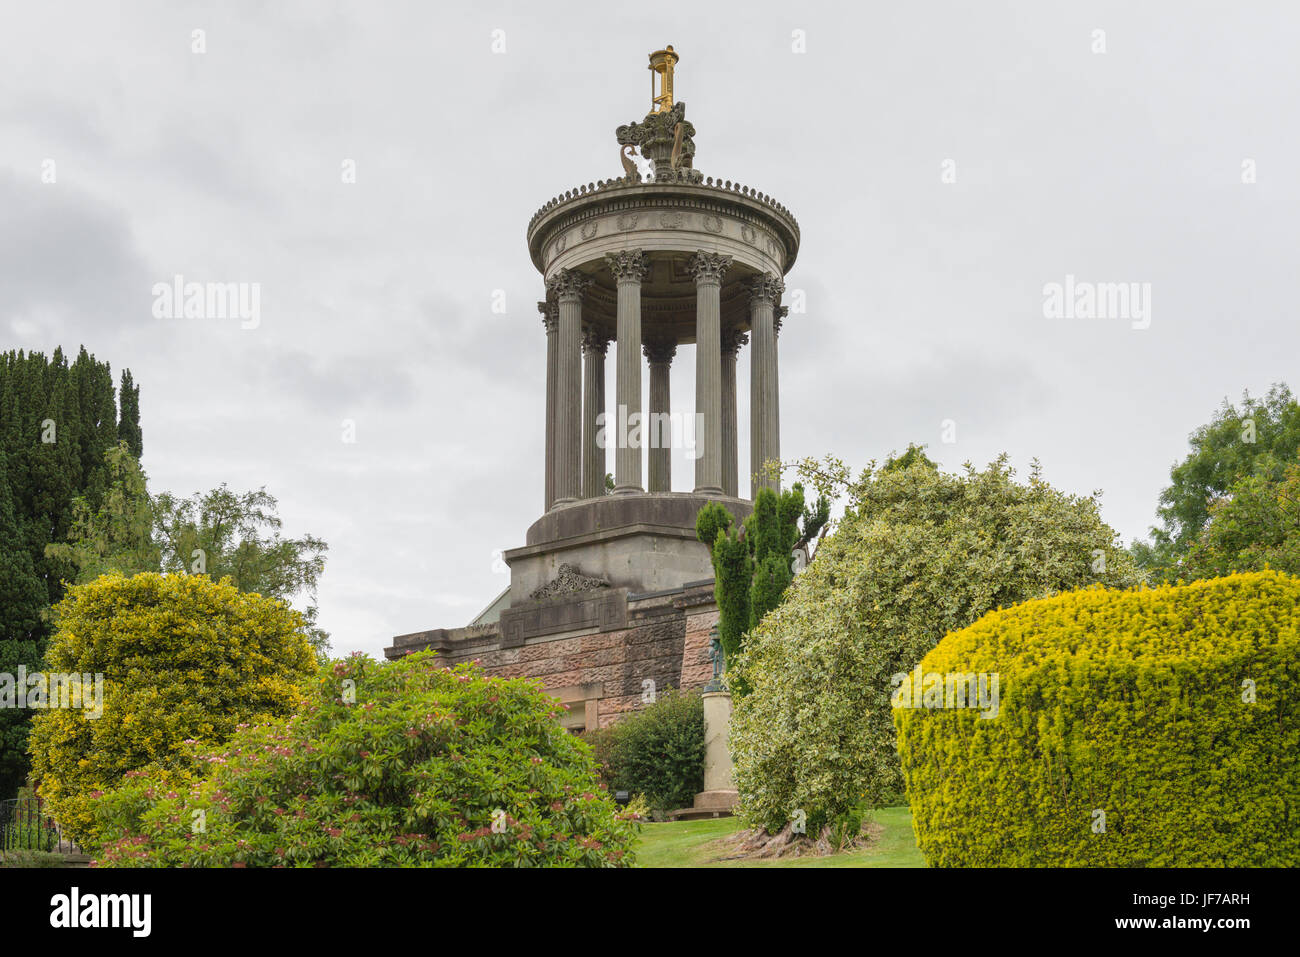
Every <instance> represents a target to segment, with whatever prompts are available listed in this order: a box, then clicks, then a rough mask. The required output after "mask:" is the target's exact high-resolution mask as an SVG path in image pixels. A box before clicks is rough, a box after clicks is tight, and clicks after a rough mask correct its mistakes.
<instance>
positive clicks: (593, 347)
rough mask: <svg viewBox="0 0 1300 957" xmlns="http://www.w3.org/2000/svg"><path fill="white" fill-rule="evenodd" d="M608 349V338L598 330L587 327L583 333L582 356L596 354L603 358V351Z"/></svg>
mask: <svg viewBox="0 0 1300 957" xmlns="http://www.w3.org/2000/svg"><path fill="white" fill-rule="evenodd" d="M608 348H609V336H607V335H605V333H603V332H601V331H600V330H599V329H597V328H595V327H594V326H588V327H587V328H586V329H585V330H584V331H583V334H582V351H583V354H584V355H590V354H592V353H598V354H600V355H602V356H603V355H604V354H605V350H607V349H608Z"/></svg>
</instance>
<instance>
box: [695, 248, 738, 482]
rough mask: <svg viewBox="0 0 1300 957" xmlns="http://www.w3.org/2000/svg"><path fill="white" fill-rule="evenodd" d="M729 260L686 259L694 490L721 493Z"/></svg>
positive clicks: (700, 255)
mask: <svg viewBox="0 0 1300 957" xmlns="http://www.w3.org/2000/svg"><path fill="white" fill-rule="evenodd" d="M730 265H731V257H730V256H724V255H721V254H720V253H710V252H705V251H704V250H700V251H699V252H697V253H696V254H695V255H694V256H692V257H691V260H690V264H689V266H690V270H691V273H692V275H694V276H695V413H696V415H697V416H698V415H703V416H704V418H703V419H697V420H696V421H697V422H700V423H701V427H702V429H703V434H702V435H697V436H696V437H695V441H696V452H697V453H699V452H701V451H702V452H703V454H702V455H700V457H699V458H697V459H696V460H695V491H696V492H699V493H702V494H705V495H721V494H722V277H723V276H724V275H726V272H727V267H728V266H730Z"/></svg>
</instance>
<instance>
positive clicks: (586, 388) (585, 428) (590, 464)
mask: <svg viewBox="0 0 1300 957" xmlns="http://www.w3.org/2000/svg"><path fill="white" fill-rule="evenodd" d="M607 348H609V339H608V337H606V336H605V334H604V333H602V332H600V331H599V330H597V329H594V328H591V327H588V329H587V333H586V335H584V336H583V337H582V497H583V498H598V497H599V496H601V495H604V494H605V445H606V444H607V442H597V441H596V436H597V434H598V433H599V432H600V429H599V427H598V426H597V424H596V419H597V417H598V416H600V415H601V414H603V413H604V411H605V350H606V349H607ZM609 434H610V432H609V430H608V429H606V430H605V435H604V436H603V438H605V439H606V440H608V437H609Z"/></svg>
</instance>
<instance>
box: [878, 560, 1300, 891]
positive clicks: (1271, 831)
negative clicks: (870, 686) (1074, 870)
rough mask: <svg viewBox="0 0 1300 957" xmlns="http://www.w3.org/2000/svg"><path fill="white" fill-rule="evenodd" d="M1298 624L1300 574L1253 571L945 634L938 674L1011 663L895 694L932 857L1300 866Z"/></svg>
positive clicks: (998, 616)
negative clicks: (927, 692)
mask: <svg viewBox="0 0 1300 957" xmlns="http://www.w3.org/2000/svg"><path fill="white" fill-rule="evenodd" d="M1298 629H1300V580H1297V579H1294V578H1290V577H1288V576H1285V575H1281V574H1278V573H1277V572H1255V573H1250V574H1242V575H1232V576H1229V577H1226V578H1217V579H1210V580H1207V581H1200V582H1195V583H1192V584H1189V585H1181V586H1169V585H1166V586H1163V587H1160V588H1156V589H1142V590H1138V591H1123V592H1117V591H1105V590H1101V589H1086V590H1082V591H1077V592H1072V593H1069V594H1064V595H1058V596H1056V597H1053V598H1047V599H1043V600H1041V601H1033V602H1027V603H1025V604H1023V605H1018V606H1016V607H1014V608H1010V609H1007V610H1003V611H996V612H993V613H991V614H988V615H986V616H984V617H983V618H981V619H980V620H979V621H978V622H976V623H975V624H973V625H971V626H970V627H968V628H965V629H963V630H961V631H958V632H954V633H953V634H951V635H949V636H948V637H947V638H945V639H944V640H943V642H941V643H940V644H939V646H938V647H936V648H935V649H934V650H933V651H931V652H930V653H929V654H928V655H926V656H925V658H924V660H923V661H922V662H921V665H920V668H921V671H922V673H923V674H935V675H947V674H979V673H987V674H989V675H997V676H998V679H999V680H998V686H999V690H998V699H999V701H998V708H997V714H996V717H994V718H983V717H981V716H980V715H979V713H978V711H976V710H971V709H963V708H930V709H927V708H924V707H922V708H915V707H899V708H896V709H895V721H896V724H897V727H898V746H899V752H900V754H901V756H902V760H903V769H904V775H905V777H906V780H907V789H908V796H909V798H910V803H911V806H912V817H913V823H914V826H915V828H916V834H917V841H918V844H919V845H920V848H921V850H922V852H923V853H924V854H925V857H926V859H927V860H928V861H929V863H930V864H932V865H941V866H994V865H1005V866H1088V867H1096V866H1150V867H1188V866H1198V867H1242V866H1283V865H1284V866H1290V867H1295V866H1297V865H1300V828H1297V826H1296V822H1297V821H1300V760H1298V758H1297V755H1300V706H1298V705H1297V701H1298V700H1300V633H1298ZM900 697H901V696H900ZM1103 815H1104V816H1103Z"/></svg>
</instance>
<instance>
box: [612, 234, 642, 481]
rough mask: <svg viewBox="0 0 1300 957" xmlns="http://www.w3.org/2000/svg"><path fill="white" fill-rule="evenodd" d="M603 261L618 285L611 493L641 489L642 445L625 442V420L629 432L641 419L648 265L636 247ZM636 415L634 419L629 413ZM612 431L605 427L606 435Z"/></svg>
mask: <svg viewBox="0 0 1300 957" xmlns="http://www.w3.org/2000/svg"><path fill="white" fill-rule="evenodd" d="M605 262H606V263H608V265H609V271H610V272H611V273H612V274H613V276H614V281H615V282H616V283H617V284H618V329H617V331H616V332H615V336H614V338H615V339H617V340H618V365H617V368H616V372H617V381H616V383H615V401H616V402H617V404H618V408H617V410H616V413H617V414H616V421H615V422H614V423H611V424H612V425H613V426H614V429H613V430H612V432H613V435H614V438H615V443H616V444H615V451H614V494H615V495H629V494H632V493H634V492H641V491H644V489H643V487H642V485H641V444H640V443H639V442H638V443H633V442H629V441H626V436H624V435H623V425H624V422H626V423H627V430H628V432H629V433H630V432H631V431H632V428H633V427H634V426H635V424H636V422H638V421H640V418H641V281H642V280H643V279H645V277H646V274H647V273H648V272H649V268H650V264H649V261H648V260H647V259H646V257H645V255H644V254H642V252H641V250H639V249H627V250H624V251H623V252H620V253H606V254H605ZM634 415H635V416H636V418H635V419H633V418H632V416H634ZM610 432H611V430H610V429H608V428H607V429H606V434H607V435H608V434H610Z"/></svg>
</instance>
